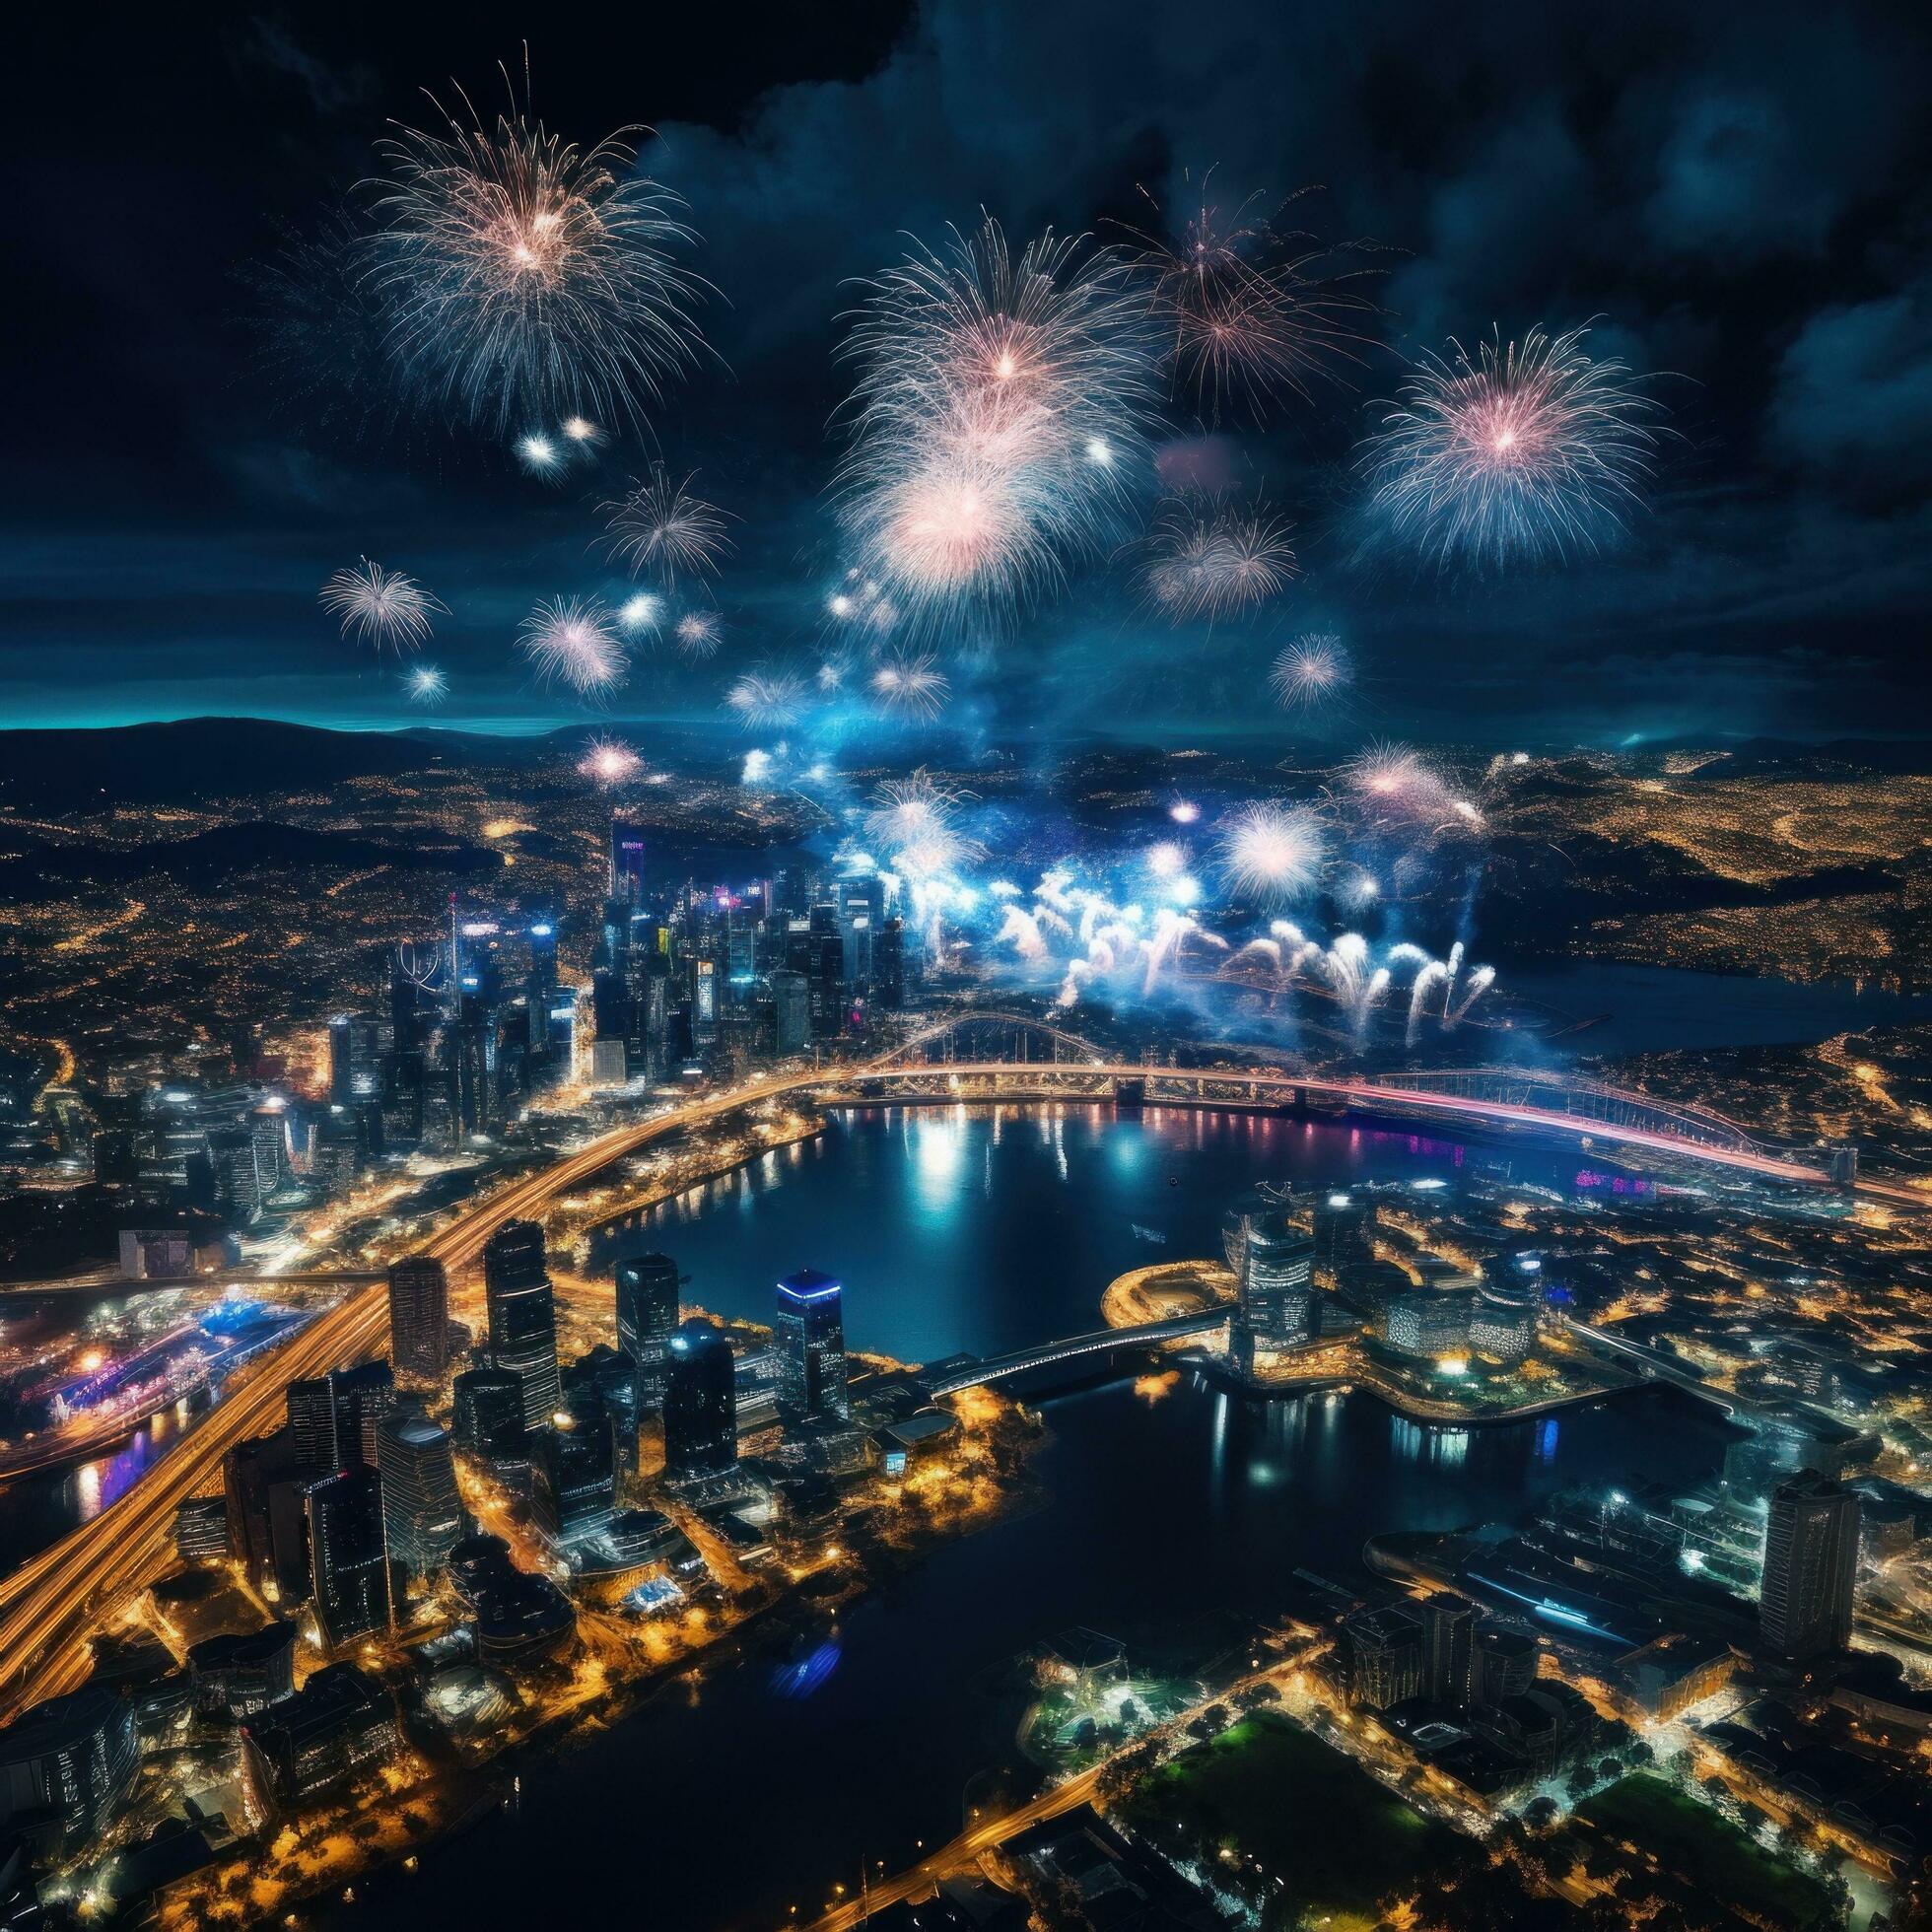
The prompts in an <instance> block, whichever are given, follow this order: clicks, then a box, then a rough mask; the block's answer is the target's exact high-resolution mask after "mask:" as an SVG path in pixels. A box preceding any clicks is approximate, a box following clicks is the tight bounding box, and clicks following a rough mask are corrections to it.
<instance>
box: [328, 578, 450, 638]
mask: <svg viewBox="0 0 1932 1932" xmlns="http://www.w3.org/2000/svg"><path fill="white" fill-rule="evenodd" d="M316 601H317V602H318V603H319V604H320V605H321V606H322V608H323V609H324V610H326V611H327V612H328V613H329V614H330V616H332V617H333V616H339V617H340V618H341V619H342V635H343V636H344V637H345V638H346V637H349V636H350V635H352V634H353V635H354V636H356V637H358V638H361V639H363V640H364V641H366V642H367V643H370V644H373V645H374V646H375V647H376V649H377V650H378V651H381V650H384V649H389V650H394V651H398V652H402V651H414V650H415V649H416V648H417V647H418V646H419V645H420V644H421V643H422V642H423V640H424V639H425V638H427V637H428V636H429V634H430V619H431V617H432V615H433V614H434V613H436V612H439V611H440V612H442V613H443V614H444V615H445V616H447V615H448V614H449V610H448V606H447V605H444V604H442V603H439V602H438V601H437V599H436V598H435V597H433V596H431V595H430V593H429V592H428V591H427V590H425V589H424V588H423V586H421V585H420V584H418V583H417V582H416V580H415V579H414V578H413V577H405V576H404V575H403V574H402V572H401V571H391V570H384V569H383V568H382V566H381V565H380V564H373V563H371V562H370V560H369V559H368V558H367V557H365V558H363V560H362V561H361V563H360V564H355V565H352V566H351V567H350V568H349V569H347V570H339V571H337V572H336V573H335V575H334V576H333V577H331V578H330V579H329V581H328V582H327V583H326V584H324V585H323V586H322V587H321V590H320V591H319V592H318V593H317V597H316Z"/></svg>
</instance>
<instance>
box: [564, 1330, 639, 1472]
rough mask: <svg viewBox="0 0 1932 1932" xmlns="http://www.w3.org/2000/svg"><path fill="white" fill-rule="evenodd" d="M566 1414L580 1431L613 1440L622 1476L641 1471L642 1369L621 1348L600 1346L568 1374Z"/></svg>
mask: <svg viewBox="0 0 1932 1932" xmlns="http://www.w3.org/2000/svg"><path fill="white" fill-rule="evenodd" d="M563 1382H564V1401H563V1413H564V1414H566V1415H568V1416H570V1417H571V1419H572V1420H573V1421H575V1422H576V1424H577V1426H578V1427H579V1428H580V1429H601V1430H603V1432H604V1433H605V1434H606V1435H608V1436H609V1437H610V1445H611V1454H612V1457H613V1459H614V1461H615V1464H616V1468H617V1473H618V1474H619V1475H620V1476H635V1475H636V1474H637V1467H638V1414H639V1410H638V1365H637V1363H636V1362H635V1361H634V1360H633V1359H632V1358H631V1357H630V1356H629V1355H628V1354H626V1353H625V1352H624V1350H623V1349H621V1348H613V1347H612V1346H611V1345H609V1343H607V1342H599V1343H598V1344H597V1345H596V1346H595V1347H594V1348H592V1349H591V1350H590V1352H589V1353H588V1354H587V1355H580V1356H579V1357H578V1358H577V1360H576V1361H574V1362H572V1363H571V1365H570V1366H569V1367H568V1368H567V1369H565V1370H564V1376H563Z"/></svg>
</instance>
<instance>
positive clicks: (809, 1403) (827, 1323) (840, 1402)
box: [772, 1268, 851, 1418]
mask: <svg viewBox="0 0 1932 1932" xmlns="http://www.w3.org/2000/svg"><path fill="white" fill-rule="evenodd" d="M843 1302H844V1291H843V1290H842V1289H841V1288H840V1286H839V1283H838V1282H836V1281H835V1280H833V1278H832V1277H831V1276H829V1275H821V1274H820V1273H819V1272H818V1270H817V1269H815V1268H801V1269H800V1270H799V1271H798V1273H797V1274H795V1275H788V1276H786V1277H785V1279H784V1280H782V1281H781V1282H780V1283H779V1284H778V1307H777V1310H776V1313H775V1315H774V1318H773V1322H772V1338H773V1340H774V1342H775V1343H776V1344H777V1345H778V1356H779V1403H780V1406H781V1407H782V1408H783V1409H784V1410H785V1411H786V1412H787V1413H788V1414H791V1415H792V1416H793V1417H802V1416H806V1415H837V1416H839V1417H841V1418H843V1417H845V1416H846V1415H848V1414H850V1413H851V1404H850V1402H849V1400H848V1398H847V1395H846V1359H845V1313H844V1308H843V1305H842V1304H843Z"/></svg>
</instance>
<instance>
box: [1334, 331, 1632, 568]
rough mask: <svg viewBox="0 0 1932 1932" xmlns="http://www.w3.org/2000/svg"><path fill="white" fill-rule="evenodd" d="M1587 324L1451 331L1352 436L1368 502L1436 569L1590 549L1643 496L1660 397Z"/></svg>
mask: <svg viewBox="0 0 1932 1932" xmlns="http://www.w3.org/2000/svg"><path fill="white" fill-rule="evenodd" d="M1587 333H1588V331H1587V330H1586V329H1580V328H1579V329H1572V330H1570V331H1569V333H1568V334H1566V335H1558V336H1549V335H1545V334H1544V333H1543V332H1542V331H1541V330H1537V331H1534V332H1532V333H1531V334H1529V335H1527V336H1525V337H1524V339H1523V340H1522V342H1521V343H1516V342H1509V343H1502V342H1500V341H1499V340H1497V339H1495V338H1492V339H1491V340H1489V341H1487V342H1483V343H1480V344H1478V347H1477V353H1476V355H1475V357H1474V359H1472V358H1471V356H1470V354H1469V352H1468V351H1467V350H1466V349H1464V348H1463V346H1462V344H1461V343H1459V342H1455V341H1452V342H1451V343H1450V344H1449V350H1448V354H1447V355H1446V356H1437V355H1434V354H1424V355H1423V356H1422V357H1421V358H1420V359H1419V360H1418V361H1417V362H1415V363H1414V365H1412V367H1411V370H1410V373H1409V380H1407V381H1406V382H1405V383H1404V384H1403V386H1402V388H1401V390H1400V392H1399V394H1398V396H1397V398H1396V400H1395V401H1394V402H1392V403H1389V404H1387V405H1386V406H1385V412H1384V414H1383V417H1382V422H1381V426H1380V427H1379V428H1378V429H1377V430H1376V431H1375V433H1374V434H1373V435H1372V436H1371V437H1370V438H1369V439H1368V441H1367V443H1366V445H1365V446H1364V448H1363V451H1362V456H1361V463H1362V467H1363V468H1364V470H1365V471H1366V473H1367V476H1368V479H1369V486H1370V495H1369V507H1370V510H1371V511H1372V513H1374V514H1375V515H1376V516H1377V517H1380V519H1381V520H1382V522H1383V524H1384V525H1385V527H1386V528H1387V529H1388V530H1389V531H1390V532H1391V533H1392V534H1393V535H1394V536H1395V537H1396V538H1397V539H1398V540H1399V541H1401V542H1404V543H1406V544H1409V545H1410V546H1412V547H1413V548H1414V549H1415V550H1416V551H1418V552H1419V553H1420V554H1421V555H1423V556H1425V557H1432V558H1434V559H1435V560H1436V562H1437V563H1438V564H1439V565H1440V566H1441V567H1442V568H1444V569H1449V568H1452V567H1456V566H1468V567H1469V568H1471V569H1473V570H1484V569H1502V568H1505V567H1506V566H1508V565H1511V564H1516V563H1533V562H1535V561H1537V560H1539V559H1541V558H1544V557H1548V556H1555V557H1567V556H1568V555H1570V554H1571V553H1572V552H1574V551H1578V550H1595V549H1597V548H1598V547H1599V546H1600V545H1601V544H1602V543H1604V542H1606V541H1607V540H1609V539H1610V538H1611V537H1613V536H1615V535H1617V534H1618V533H1620V532H1621V529H1622V527H1623V519H1624V517H1625V515H1626V514H1627V513H1628V512H1629V511H1631V510H1632V509H1634V508H1635V507H1636V506H1637V505H1638V504H1639V503H1640V502H1641V501H1642V492H1643V486H1644V484H1645V482H1646V481H1647V479H1648V477H1649V474H1650V470H1651V464H1652V460H1653V456H1654V453H1655V450H1656V448H1657V440H1658V432H1657V431H1656V430H1655V429H1654V428H1653V427H1652V423H1651V419H1653V418H1654V417H1655V416H1656V414H1657V413H1658V405H1657V404H1656V403H1654V402H1653V401H1651V400H1650V399H1649V398H1648V397H1647V396H1645V395H1644V394H1643V393H1642V392H1641V390H1640V389H1638V388H1637V387H1636V386H1635V384H1634V382H1633V381H1632V380H1631V376H1630V372H1629V370H1628V368H1627V367H1626V366H1625V365H1624V364H1622V363H1621V362H1616V361H1609V360H1603V361H1600V360H1598V359H1596V358H1594V357H1592V356H1590V355H1588V354H1586V353H1585V351H1584V348H1583V340H1584V337H1585V335H1586V334H1587Z"/></svg>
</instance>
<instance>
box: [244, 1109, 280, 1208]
mask: <svg viewBox="0 0 1932 1932" xmlns="http://www.w3.org/2000/svg"><path fill="white" fill-rule="evenodd" d="M248 1139H249V1143H250V1144H251V1145H252V1147H253V1148H254V1155H255V1199H256V1201H258V1202H260V1203H262V1204H263V1205H264V1206H265V1205H266V1204H267V1203H268V1202H269V1201H270V1200H272V1199H273V1197H274V1195H275V1193H276V1191H277V1190H278V1189H279V1188H280V1187H281V1185H282V1183H283V1181H284V1180H285V1179H286V1178H287V1176H288V1171H289V1117H288V1115H287V1113H286V1112H285V1111H284V1110H283V1107H282V1103H281V1102H280V1101H279V1100H278V1101H274V1102H265V1103H264V1104H263V1105H261V1106H259V1107H256V1108H255V1109H253V1110H252V1111H251V1112H250V1113H249V1115H248Z"/></svg>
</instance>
